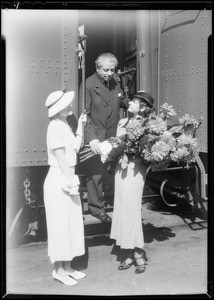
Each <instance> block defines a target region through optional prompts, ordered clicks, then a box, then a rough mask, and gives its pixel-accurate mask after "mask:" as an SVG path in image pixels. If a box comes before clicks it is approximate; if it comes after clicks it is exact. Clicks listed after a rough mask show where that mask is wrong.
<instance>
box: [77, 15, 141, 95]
mask: <svg viewBox="0 0 214 300" xmlns="http://www.w3.org/2000/svg"><path fill="white" fill-rule="evenodd" d="M136 13H137V12H136V11H135V10H133V11H132V10H131V11H130V10H129V11H126V10H81V11H80V12H79V25H80V26H81V25H84V30H85V32H84V33H85V34H86V36H87V41H86V56H85V57H86V65H85V66H86V70H85V73H86V78H87V77H89V76H90V75H92V74H93V73H94V72H95V65H94V62H95V60H96V58H97V57H98V56H99V55H100V54H101V53H104V52H111V53H113V54H114V55H115V56H116V57H117V59H118V62H119V64H118V68H117V70H116V72H117V71H118V70H120V71H121V72H123V71H127V70H130V69H131V72H126V73H125V74H124V75H123V76H120V79H121V87H122V89H123V90H124V92H125V93H127V94H129V96H130V97H131V96H132V95H133V94H134V93H135V92H136V71H135V68H136V48H137V43H136V35H137V34H136V28H137V24H136V23H137V18H136ZM133 70H134V71H133ZM79 79H80V81H79V82H81V78H79Z"/></svg>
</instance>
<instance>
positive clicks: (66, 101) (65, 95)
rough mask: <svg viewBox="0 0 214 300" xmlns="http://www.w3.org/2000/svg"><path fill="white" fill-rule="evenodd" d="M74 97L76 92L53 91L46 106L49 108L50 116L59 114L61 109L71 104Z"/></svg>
mask: <svg viewBox="0 0 214 300" xmlns="http://www.w3.org/2000/svg"><path fill="white" fill-rule="evenodd" d="M73 99H74V92H73V91H71V92H62V91H56V92H52V93H51V94H50V95H49V96H48V98H47V100H46V102H45V106H46V107H47V108H48V116H49V118H51V117H53V116H55V115H57V114H58V113H59V112H60V111H62V110H63V109H65V108H66V107H67V106H69V105H71V102H72V101H73Z"/></svg>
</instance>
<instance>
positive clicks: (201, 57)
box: [159, 10, 212, 152]
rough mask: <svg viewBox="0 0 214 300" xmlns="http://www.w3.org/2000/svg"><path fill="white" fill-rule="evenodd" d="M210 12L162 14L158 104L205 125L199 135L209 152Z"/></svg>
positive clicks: (200, 143) (204, 149) (205, 150)
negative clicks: (208, 66) (208, 68)
mask: <svg viewBox="0 0 214 300" xmlns="http://www.w3.org/2000/svg"><path fill="white" fill-rule="evenodd" d="M211 23H212V22H211V11H206V10H203V11H198V10H191V11H189V10H186V11H161V12H160V27H159V40H160V47H159V66H160V69H159V74H160V78H159V104H162V103H164V102H167V103H169V104H170V105H173V107H174V108H175V109H176V111H177V113H178V116H177V117H178V118H179V117H181V116H182V115H184V114H185V113H187V114H189V115H192V116H194V117H195V118H196V119H199V118H200V117H201V116H203V119H204V122H203V123H202V125H201V126H200V128H199V130H198V132H197V138H198V141H199V149H200V151H202V152H207V84H208V78H207V64H208V61H207V56H208V37H209V36H210V34H211Z"/></svg>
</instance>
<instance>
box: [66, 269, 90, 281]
mask: <svg viewBox="0 0 214 300" xmlns="http://www.w3.org/2000/svg"><path fill="white" fill-rule="evenodd" d="M65 273H66V274H67V275H68V276H71V277H73V278H74V279H82V278H84V277H85V276H86V275H85V273H83V272H80V271H76V270H74V271H73V272H72V271H66V270H65Z"/></svg>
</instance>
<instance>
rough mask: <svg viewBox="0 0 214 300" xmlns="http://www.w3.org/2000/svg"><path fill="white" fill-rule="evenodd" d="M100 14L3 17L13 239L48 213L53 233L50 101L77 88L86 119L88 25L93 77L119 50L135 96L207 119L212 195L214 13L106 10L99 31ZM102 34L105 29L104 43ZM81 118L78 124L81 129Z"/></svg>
mask: <svg viewBox="0 0 214 300" xmlns="http://www.w3.org/2000/svg"><path fill="white" fill-rule="evenodd" d="M96 13H97V12H96V11H94V12H90V13H89V12H88V11H87V12H85V11H81V10H53V11H49V10H47V11H46V10H35V11H34V10H30V11H28V10H15V9H14V10H13V9H12V10H10V9H8V10H5V11H3V13H2V16H3V19H2V20H3V22H2V34H3V38H4V41H5V49H6V53H5V54H6V55H5V58H6V66H5V67H6V153H7V155H6V158H7V161H6V167H7V180H6V184H7V189H6V193H7V235H8V238H10V237H11V238H12V237H13V236H20V238H21V237H23V235H25V234H26V232H28V229H29V224H31V225H32V224H35V222H37V221H38V218H40V217H41V215H42V214H43V219H42V220H43V221H41V222H40V227H41V228H43V231H45V229H44V227H45V220H44V219H45V218H44V208H43V190H42V187H43V181H44V178H45V176H46V173H47V170H48V165H47V153H46V129H47V125H48V116H47V110H46V108H45V106H44V103H45V100H46V98H47V96H48V94H49V93H50V92H52V91H54V90H63V89H67V90H74V91H75V117H76V118H77V117H78V115H79V114H80V107H81V106H80V104H79V102H78V89H79V85H80V82H81V76H80V73H81V70H80V69H79V64H80V57H79V56H78V55H77V52H76V49H77V48H78V28H79V26H81V25H84V26H85V33H86V35H87V44H86V45H87V47H86V49H87V52H86V75H90V74H92V73H93V72H94V65H93V64H94V63H93V62H94V60H95V58H96V56H97V55H98V54H99V53H100V52H108V51H109V52H113V53H115V54H116V56H117V57H118V60H119V67H120V69H121V70H122V71H127V73H126V74H125V75H124V76H122V77H121V84H122V87H123V88H124V91H125V92H127V93H128V95H129V96H130V97H131V96H132V95H133V94H134V93H135V92H136V91H137V90H142V89H143V90H146V91H148V92H149V93H151V94H152V95H153V97H154V98H155V99H156V109H157V111H158V109H159V107H160V105H161V104H163V103H164V102H167V103H168V104H170V105H173V107H174V108H175V109H176V111H177V112H178V117H180V116H182V115H183V114H185V113H189V114H191V115H193V116H194V117H195V118H196V119H199V118H200V117H202V116H203V122H202V125H201V126H200V128H199V130H198V132H197V138H198V142H199V149H200V157H201V160H200V161H199V162H200V163H201V162H202V163H201V164H200V170H201V176H204V178H203V180H201V178H200V183H201V189H203V196H204V189H205V187H204V186H205V185H206V176H207V174H206V173H207V153H208V145H207V137H208V128H207V124H208V122H207V119H208V98H209V90H208V88H209V87H208V82H209V78H208V77H209V76H210V75H209V72H208V71H209V69H208V66H209V63H210V62H209V55H208V53H209V51H210V47H211V44H210V43H209V40H210V39H211V36H212V29H211V23H212V22H211V17H212V15H211V10H182V11H177V10H169V11H166V10H137V11H125V10H124V11H112V13H111V14H109V12H108V11H107V12H106V11H105V12H104V13H103V14H102V12H100V16H99V20H98V21H97V22H100V23H99V25H100V26H99V27H98V28H97V27H96V30H95V29H94V27H93V26H95V25H97V24H95V25H93V24H92V22H91V19H93V16H94V15H95V14H96ZM107 18H110V19H111V21H112V22H111V25H110V29H105V26H106V25H105V24H106V22H105V21H106V19H107ZM108 24H109V23H108ZM100 29H104V30H103V32H102V38H101V37H100V32H99V31H100ZM129 70H130V72H129ZM133 70H134V71H133ZM76 118H74V119H71V120H70V124H71V126H73V127H75V126H76ZM81 172H83V170H81ZM24 211H25V218H22V219H23V220H24V221H21V217H20V216H21V215H23V212H24ZM32 211H33V213H32ZM42 222H43V223H42ZM37 223H38V222H37ZM37 223H36V225H35V226H37ZM41 224H42V225H41ZM31 229H32V228H31ZM36 229H38V228H36ZM17 232H18V233H17ZM32 232H33V231H32Z"/></svg>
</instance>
